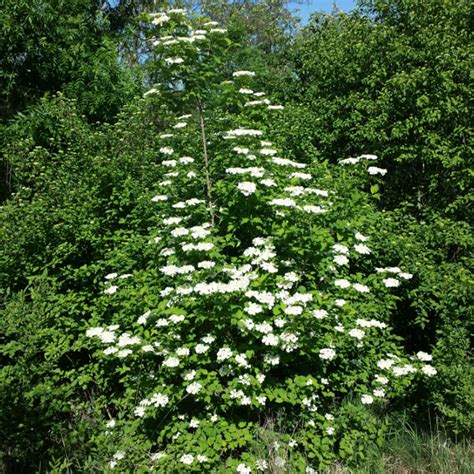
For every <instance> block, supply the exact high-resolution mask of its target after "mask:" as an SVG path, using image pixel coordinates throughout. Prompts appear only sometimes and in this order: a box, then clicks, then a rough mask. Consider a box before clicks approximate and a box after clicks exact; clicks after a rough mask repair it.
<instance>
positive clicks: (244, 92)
mask: <svg viewBox="0 0 474 474" xmlns="http://www.w3.org/2000/svg"><path fill="white" fill-rule="evenodd" d="M239 92H240V93H241V94H253V90H252V89H245V88H243V87H242V88H241V89H239Z"/></svg>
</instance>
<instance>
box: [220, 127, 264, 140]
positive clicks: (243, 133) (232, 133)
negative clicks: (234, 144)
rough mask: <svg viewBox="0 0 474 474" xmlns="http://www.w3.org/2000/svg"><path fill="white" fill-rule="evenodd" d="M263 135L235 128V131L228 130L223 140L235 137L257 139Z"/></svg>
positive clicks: (259, 132)
mask: <svg viewBox="0 0 474 474" xmlns="http://www.w3.org/2000/svg"><path fill="white" fill-rule="evenodd" d="M260 135H263V132H261V131H260V130H253V129H249V128H236V129H235V130H229V131H228V132H227V133H226V135H224V138H226V139H229V138H235V137H259V136H260Z"/></svg>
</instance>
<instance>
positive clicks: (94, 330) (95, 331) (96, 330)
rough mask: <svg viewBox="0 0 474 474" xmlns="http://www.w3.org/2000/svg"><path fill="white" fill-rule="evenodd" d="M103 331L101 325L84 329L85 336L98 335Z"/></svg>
mask: <svg viewBox="0 0 474 474" xmlns="http://www.w3.org/2000/svg"><path fill="white" fill-rule="evenodd" d="M103 332H104V328H101V327H95V328H89V329H88V330H87V331H86V336H87V337H94V336H99V335H100V334H102V333H103Z"/></svg>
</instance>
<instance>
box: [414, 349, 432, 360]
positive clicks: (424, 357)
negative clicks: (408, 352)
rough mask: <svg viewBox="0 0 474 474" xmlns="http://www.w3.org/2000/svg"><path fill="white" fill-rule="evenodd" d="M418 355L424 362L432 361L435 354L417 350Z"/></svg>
mask: <svg viewBox="0 0 474 474" xmlns="http://www.w3.org/2000/svg"><path fill="white" fill-rule="evenodd" d="M416 357H418V359H419V360H421V361H422V362H430V361H431V360H432V359H433V356H431V355H430V354H428V353H427V352H423V351H419V352H417V353H416Z"/></svg>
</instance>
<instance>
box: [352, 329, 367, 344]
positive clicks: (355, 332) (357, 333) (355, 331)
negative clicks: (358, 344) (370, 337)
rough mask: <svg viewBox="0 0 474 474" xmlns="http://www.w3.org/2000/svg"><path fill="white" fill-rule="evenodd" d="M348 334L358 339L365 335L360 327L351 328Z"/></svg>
mask: <svg viewBox="0 0 474 474" xmlns="http://www.w3.org/2000/svg"><path fill="white" fill-rule="evenodd" d="M349 336H351V337H354V338H356V339H358V340H359V341H360V340H362V339H363V337H364V336H365V332H364V331H362V329H351V330H350V331H349Z"/></svg>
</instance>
